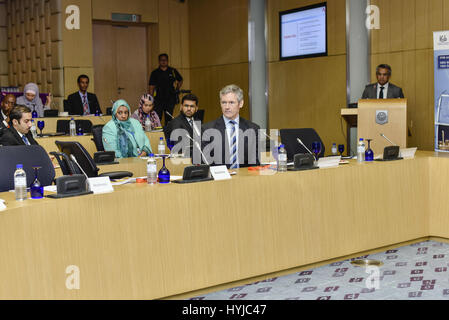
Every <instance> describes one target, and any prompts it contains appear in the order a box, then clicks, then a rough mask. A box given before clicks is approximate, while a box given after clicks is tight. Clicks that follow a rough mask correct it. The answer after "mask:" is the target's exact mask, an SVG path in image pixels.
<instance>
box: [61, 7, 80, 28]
mask: <svg viewBox="0 0 449 320" xmlns="http://www.w3.org/2000/svg"><path fill="white" fill-rule="evenodd" d="M65 13H66V14H68V15H69V16H68V17H67V18H66V19H65V27H66V28H67V30H79V29H80V8H79V7H78V6H76V5H73V4H72V5H70V6H67V8H66V9H65Z"/></svg>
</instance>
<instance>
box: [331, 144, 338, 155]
mask: <svg viewBox="0 0 449 320" xmlns="http://www.w3.org/2000/svg"><path fill="white" fill-rule="evenodd" d="M337 152H338V150H337V144H336V143H333V144H332V155H333V156H336V155H337Z"/></svg>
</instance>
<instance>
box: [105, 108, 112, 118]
mask: <svg viewBox="0 0 449 320" xmlns="http://www.w3.org/2000/svg"><path fill="white" fill-rule="evenodd" d="M106 115H107V116H112V107H110V108H106Z"/></svg>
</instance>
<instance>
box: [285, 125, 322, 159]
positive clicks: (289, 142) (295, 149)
mask: <svg viewBox="0 0 449 320" xmlns="http://www.w3.org/2000/svg"><path fill="white" fill-rule="evenodd" d="M280 134H281V142H282V144H284V145H285V149H286V151H287V158H288V160H293V159H294V157H295V154H298V153H309V152H308V151H307V150H306V149H305V148H304V147H303V146H302V145H300V144H299V143H298V140H297V138H299V139H301V141H302V142H303V143H304V144H305V145H306V147H307V148H309V150H310V151H312V143H313V142H314V141H318V142H321V152H320V154H319V155H318V156H319V157H323V156H324V152H325V146H324V144H323V141H322V140H321V138H320V136H319V135H318V133H317V132H316V131H315V129H311V128H307V129H281V130H280Z"/></svg>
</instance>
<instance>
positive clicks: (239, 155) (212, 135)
mask: <svg viewBox="0 0 449 320" xmlns="http://www.w3.org/2000/svg"><path fill="white" fill-rule="evenodd" d="M219 96H220V105H221V112H222V114H223V115H222V116H221V117H219V118H218V119H217V120H214V121H212V122H209V123H207V124H205V125H204V127H203V129H204V131H203V135H202V141H203V153H204V154H205V156H206V158H208V160H209V164H215V165H226V166H227V167H228V168H230V169H237V168H241V167H248V166H252V165H259V164H260V160H259V159H260V156H259V152H260V150H259V143H258V141H259V140H258V138H259V129H260V127H259V126H258V125H257V124H255V123H253V122H251V121H248V120H246V119H243V118H242V117H240V115H239V113H240V109H242V108H243V104H244V101H243V90H242V89H240V88H239V87H238V86H236V85H234V84H231V85H228V86H226V87H224V88H223V89H221V91H220V94H219Z"/></svg>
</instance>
